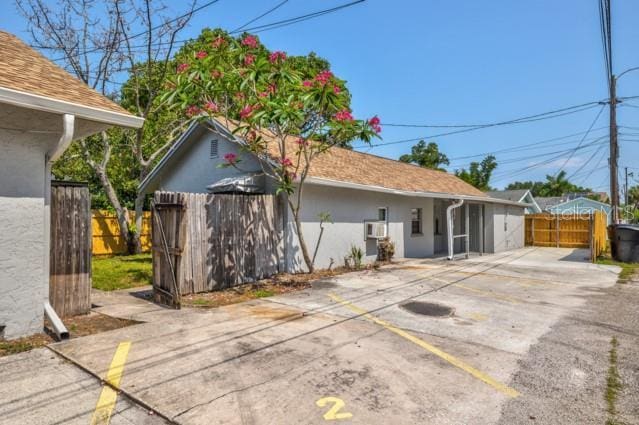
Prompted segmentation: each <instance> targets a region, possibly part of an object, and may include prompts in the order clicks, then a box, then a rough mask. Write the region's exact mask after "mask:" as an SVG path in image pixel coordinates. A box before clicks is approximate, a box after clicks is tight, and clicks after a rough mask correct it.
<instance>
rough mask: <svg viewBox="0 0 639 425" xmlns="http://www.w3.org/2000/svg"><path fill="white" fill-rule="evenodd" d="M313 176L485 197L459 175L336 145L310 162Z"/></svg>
mask: <svg viewBox="0 0 639 425" xmlns="http://www.w3.org/2000/svg"><path fill="white" fill-rule="evenodd" d="M310 175H311V176H312V177H317V178H322V179H329V180H337V181H342V182H348V183H356V184H362V185H367V186H379V187H383V188H386V189H395V190H403V191H409V192H437V193H452V194H456V195H470V196H481V197H486V194H485V193H483V192H482V191H480V190H479V189H477V188H475V187H474V186H471V185H470V184H468V183H466V182H465V181H463V180H461V179H460V178H459V177H457V176H455V175H452V174H449V173H447V172H445V171H437V170H431V169H428V168H422V167H419V166H417V165H411V164H406V163H404V162H400V161H395V160H392V159H388V158H382V157H379V156H375V155H370V154H366V153H362V152H356V151H352V150H348V149H343V148H338V147H334V148H331V149H329V151H328V152H326V153H325V154H322V155H319V156H318V157H316V158H315V159H314V160H313V161H312V163H311V169H310Z"/></svg>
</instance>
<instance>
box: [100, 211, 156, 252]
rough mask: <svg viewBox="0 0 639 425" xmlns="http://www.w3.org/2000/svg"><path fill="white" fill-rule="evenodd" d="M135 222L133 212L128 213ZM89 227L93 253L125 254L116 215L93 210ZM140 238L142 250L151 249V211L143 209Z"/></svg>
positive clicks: (124, 244)
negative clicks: (91, 234)
mask: <svg viewBox="0 0 639 425" xmlns="http://www.w3.org/2000/svg"><path fill="white" fill-rule="evenodd" d="M129 214H130V216H131V220H132V221H133V222H135V214H134V213H129ZM91 227H92V231H93V255H108V254H126V252H127V249H126V240H124V239H123V238H122V237H121V236H120V225H119V224H118V218H117V216H116V215H115V214H114V213H112V212H109V211H101V210H93V211H92V220H91ZM141 230H142V231H141V233H140V240H141V242H142V251H144V252H150V251H151V212H150V211H145V212H144V217H143V218H142V229H141Z"/></svg>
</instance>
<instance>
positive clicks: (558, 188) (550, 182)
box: [506, 170, 592, 197]
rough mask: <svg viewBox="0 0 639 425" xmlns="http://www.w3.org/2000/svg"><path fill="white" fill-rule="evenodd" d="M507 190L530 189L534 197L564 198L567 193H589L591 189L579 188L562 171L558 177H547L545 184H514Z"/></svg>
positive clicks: (529, 182)
mask: <svg viewBox="0 0 639 425" xmlns="http://www.w3.org/2000/svg"><path fill="white" fill-rule="evenodd" d="M506 189H507V190H511V189H530V192H531V193H532V195H533V196H542V197H545V196H562V195H564V194H566V193H575V192H577V193H580V192H581V193H588V192H592V190H591V189H588V188H585V187H581V186H578V185H576V184H573V183H571V182H570V181H569V180H568V179H567V178H566V172H565V171H563V170H562V171H560V172H559V173H557V175H547V176H546V181H545V182H539V181H537V182H533V181H527V182H513V183H510V184H509V185H508V186H506Z"/></svg>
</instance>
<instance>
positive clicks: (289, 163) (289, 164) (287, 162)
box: [280, 158, 293, 167]
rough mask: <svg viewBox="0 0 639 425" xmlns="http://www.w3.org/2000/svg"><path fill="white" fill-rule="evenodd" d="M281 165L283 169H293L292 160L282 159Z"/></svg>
mask: <svg viewBox="0 0 639 425" xmlns="http://www.w3.org/2000/svg"><path fill="white" fill-rule="evenodd" d="M280 164H282V167H292V166H293V161H291V159H290V158H280Z"/></svg>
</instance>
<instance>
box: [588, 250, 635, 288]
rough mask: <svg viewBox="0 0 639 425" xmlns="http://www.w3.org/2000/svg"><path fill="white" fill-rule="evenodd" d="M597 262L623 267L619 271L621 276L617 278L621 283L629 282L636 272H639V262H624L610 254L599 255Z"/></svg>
mask: <svg viewBox="0 0 639 425" xmlns="http://www.w3.org/2000/svg"><path fill="white" fill-rule="evenodd" d="M597 264H604V265H606V266H619V267H621V271H620V272H619V277H618V279H617V282H619V283H628V281H629V280H630V279H631V278H632V276H633V275H634V274H635V273H639V263H622V262H620V261H615V260H613V259H612V258H610V257H608V256H605V257H599V258H598V259H597Z"/></svg>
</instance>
